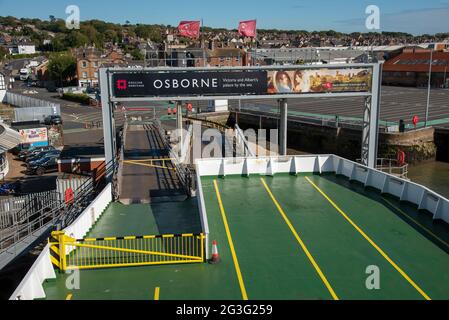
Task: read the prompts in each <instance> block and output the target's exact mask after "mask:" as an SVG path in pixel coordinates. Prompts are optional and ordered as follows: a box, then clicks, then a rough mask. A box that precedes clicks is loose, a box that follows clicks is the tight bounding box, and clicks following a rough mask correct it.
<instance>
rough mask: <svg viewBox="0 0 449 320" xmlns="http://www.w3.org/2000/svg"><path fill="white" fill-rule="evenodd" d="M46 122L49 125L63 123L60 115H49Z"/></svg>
mask: <svg viewBox="0 0 449 320" xmlns="http://www.w3.org/2000/svg"><path fill="white" fill-rule="evenodd" d="M44 124H46V125H47V126H51V125H59V124H62V118H61V116H58V115H52V116H47V117H46V118H45V119H44Z"/></svg>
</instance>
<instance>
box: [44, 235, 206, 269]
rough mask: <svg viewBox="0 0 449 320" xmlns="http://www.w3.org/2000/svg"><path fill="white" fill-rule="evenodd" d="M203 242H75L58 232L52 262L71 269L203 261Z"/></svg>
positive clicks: (178, 238) (171, 238)
mask: <svg viewBox="0 0 449 320" xmlns="http://www.w3.org/2000/svg"><path fill="white" fill-rule="evenodd" d="M204 239H205V236H204V235H203V234H167V235H159V236H130V237H109V238H86V239H74V238H71V237H69V236H67V235H65V233H64V232H62V231H55V232H53V233H52V235H51V238H50V239H49V243H50V252H51V261H52V263H53V264H54V265H55V266H56V267H57V268H59V269H61V270H71V269H95V268H112V267H131V266H145V265H161V264H178V263H198V262H204V261H205V257H204ZM63 253H64V254H63Z"/></svg>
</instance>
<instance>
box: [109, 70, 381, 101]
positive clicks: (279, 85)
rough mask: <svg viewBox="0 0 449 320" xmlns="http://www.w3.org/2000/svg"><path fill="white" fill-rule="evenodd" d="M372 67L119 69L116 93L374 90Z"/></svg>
mask: <svg viewBox="0 0 449 320" xmlns="http://www.w3.org/2000/svg"><path fill="white" fill-rule="evenodd" d="M372 77H373V75H372V68H370V67H363V68H361V67H353V68H348V67H347V68H313V69H312V68H310V69H307V68H305V69H304V68H295V67H292V68H282V69H278V70H276V69H266V70H264V69H263V68H261V69H246V70H232V69H231V70H229V69H227V70H223V71H221V70H217V69H215V70H213V71H204V70H192V71H190V70H183V71H177V70H171V71H169V72H167V71H163V72H161V71H142V72H117V73H113V75H112V86H113V95H114V96H115V97H117V98H129V97H162V98H163V97H182V96H187V97H188V96H190V97H192V96H241V95H255V96H266V95H267V96H269V95H286V96H288V95H298V94H313V93H341V92H371V87H372Z"/></svg>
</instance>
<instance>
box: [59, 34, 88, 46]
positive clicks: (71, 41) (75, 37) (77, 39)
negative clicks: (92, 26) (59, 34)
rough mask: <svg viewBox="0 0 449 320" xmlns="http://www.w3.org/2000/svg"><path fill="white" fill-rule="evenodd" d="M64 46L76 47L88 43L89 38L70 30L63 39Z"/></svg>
mask: <svg viewBox="0 0 449 320" xmlns="http://www.w3.org/2000/svg"><path fill="white" fill-rule="evenodd" d="M64 43H65V46H66V48H67V47H69V48H78V47H82V46H84V45H86V44H88V43H89V38H88V37H87V36H86V35H84V34H82V33H81V32H78V31H72V32H70V33H69V34H68V35H67V36H66V37H65V39H64Z"/></svg>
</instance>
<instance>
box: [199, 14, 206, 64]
mask: <svg viewBox="0 0 449 320" xmlns="http://www.w3.org/2000/svg"><path fill="white" fill-rule="evenodd" d="M200 33H201V37H200V39H201V40H200V41H201V50H202V51H203V67H205V66H206V52H205V51H204V50H205V48H204V44H205V43H204V21H203V18H201V29H200Z"/></svg>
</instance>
